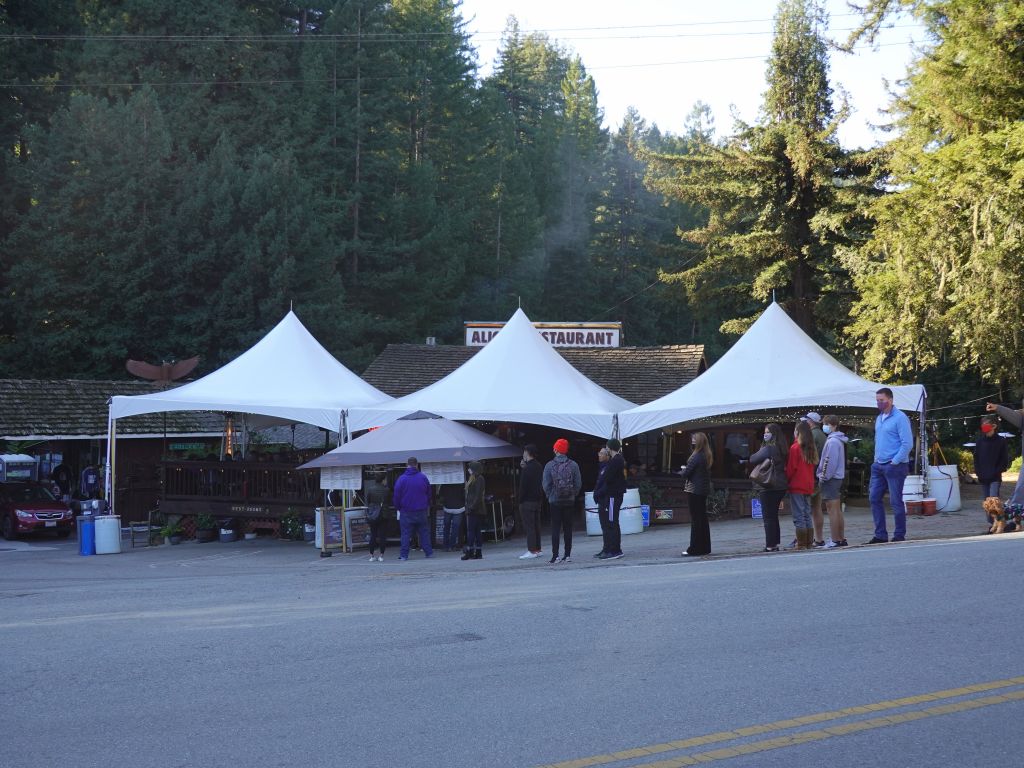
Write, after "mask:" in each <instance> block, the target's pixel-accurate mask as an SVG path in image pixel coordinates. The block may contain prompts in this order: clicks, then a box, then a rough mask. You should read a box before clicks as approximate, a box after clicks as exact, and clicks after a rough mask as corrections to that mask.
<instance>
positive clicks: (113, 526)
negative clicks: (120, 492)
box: [93, 515, 121, 555]
mask: <svg viewBox="0 0 1024 768" xmlns="http://www.w3.org/2000/svg"><path fill="white" fill-rule="evenodd" d="M93 520H94V521H95V523H96V554H97V555H118V554H120V553H121V516H120V515H96V516H95V517H94V518H93Z"/></svg>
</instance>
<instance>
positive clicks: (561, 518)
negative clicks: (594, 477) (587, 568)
mask: <svg viewBox="0 0 1024 768" xmlns="http://www.w3.org/2000/svg"><path fill="white" fill-rule="evenodd" d="M554 450H555V458H553V459H552V460H551V461H549V462H548V463H547V464H546V465H545V466H544V477H543V479H542V481H541V484H542V486H543V487H544V494H545V495H546V496H547V497H548V506H549V507H550V508H551V560H549V561H548V562H550V563H551V564H554V563H558V562H562V563H570V562H572V522H573V513H574V512H575V511H576V497H577V496H578V495H579V492H580V489H581V488H583V478H582V477H581V475H580V465H579V464H577V463H576V462H575V461H573V460H572V459H570V458H569V456H568V455H567V454H568V453H569V441H568V440H566V439H565V438H564V437H560V438H558V439H557V440H556V441H555V445H554ZM559 532H561V533H562V535H563V537H564V539H565V555H564V556H563V557H562V559H561V560H559V559H558V536H559Z"/></svg>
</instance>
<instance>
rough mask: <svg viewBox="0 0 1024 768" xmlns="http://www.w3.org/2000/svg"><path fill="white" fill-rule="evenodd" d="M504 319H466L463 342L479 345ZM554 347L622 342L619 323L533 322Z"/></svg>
mask: <svg viewBox="0 0 1024 768" xmlns="http://www.w3.org/2000/svg"><path fill="white" fill-rule="evenodd" d="M504 325H505V324H504V323H465V326H466V346H467V347H482V346H484V345H485V344H487V342H489V341H490V340H491V339H493V338H494V337H495V336H497V335H498V331H500V330H501V329H502V328H503V327H504ZM533 327H534V328H536V329H537V330H538V331H540V335H541V336H543V337H544V338H545V339H546V340H547V341H548V342H549V343H550V344H551V346H553V347H617V346H619V344H621V343H622V323H534V324H533Z"/></svg>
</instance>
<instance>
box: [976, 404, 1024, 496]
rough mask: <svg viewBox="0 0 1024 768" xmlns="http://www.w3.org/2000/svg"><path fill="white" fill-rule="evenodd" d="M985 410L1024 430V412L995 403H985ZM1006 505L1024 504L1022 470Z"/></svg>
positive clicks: (1023, 477)
mask: <svg viewBox="0 0 1024 768" xmlns="http://www.w3.org/2000/svg"><path fill="white" fill-rule="evenodd" d="M985 410H986V411H988V412H989V413H994V414H996V415H997V416H999V418H1001V419H1002V420H1003V421H1005V422H1006V423H1008V424H1012V425H1013V426H1015V427H1016V428H1017V429H1024V411H1015V410H1013V409H1012V408H1007V407H1006V406H1005V405H997V404H996V403H985ZM1007 503H1009V504H1024V469H1022V470H1021V471H1020V474H1019V475H1017V486H1016V487H1015V488H1014V489H1013V495H1012V496H1010V501H1009V502H1007Z"/></svg>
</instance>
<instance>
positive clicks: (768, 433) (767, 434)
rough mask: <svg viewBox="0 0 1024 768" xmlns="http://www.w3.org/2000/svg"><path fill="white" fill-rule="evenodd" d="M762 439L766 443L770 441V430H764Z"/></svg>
mask: <svg viewBox="0 0 1024 768" xmlns="http://www.w3.org/2000/svg"><path fill="white" fill-rule="evenodd" d="M764 441H765V442H766V443H770V442H771V441H772V433H771V432H765V433H764Z"/></svg>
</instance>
